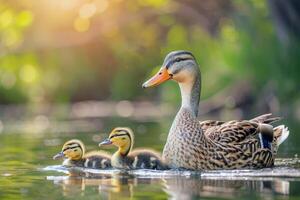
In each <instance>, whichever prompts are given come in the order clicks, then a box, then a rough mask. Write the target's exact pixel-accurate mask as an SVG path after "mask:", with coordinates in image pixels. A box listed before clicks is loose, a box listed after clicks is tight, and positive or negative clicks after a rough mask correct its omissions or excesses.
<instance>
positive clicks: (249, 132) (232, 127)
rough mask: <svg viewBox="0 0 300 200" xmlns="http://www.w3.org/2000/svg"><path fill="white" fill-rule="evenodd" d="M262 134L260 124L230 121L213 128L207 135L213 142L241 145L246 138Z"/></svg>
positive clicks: (207, 131) (208, 130) (206, 132)
mask: <svg viewBox="0 0 300 200" xmlns="http://www.w3.org/2000/svg"><path fill="white" fill-rule="evenodd" d="M260 132H261V126H260V124H259V123H256V122H252V121H248V120H243V121H237V120H234V121H230V122H226V123H223V124H222V125H219V126H215V127H211V128H209V129H207V130H206V131H205V135H206V136H207V137H208V138H210V139H211V140H213V141H218V142H222V143H223V142H224V143H239V142H242V141H244V140H245V139H246V138H252V137H254V136H256V135H257V134H258V133H260Z"/></svg>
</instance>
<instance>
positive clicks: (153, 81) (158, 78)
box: [143, 67, 172, 88]
mask: <svg viewBox="0 0 300 200" xmlns="http://www.w3.org/2000/svg"><path fill="white" fill-rule="evenodd" d="M171 78H172V75H171V74H169V72H168V70H167V68H166V67H162V68H160V70H159V71H158V72H157V74H155V75H154V76H153V77H152V78H150V79H149V80H148V81H146V82H145V83H144V84H143V88H148V87H153V86H157V85H159V84H161V83H163V82H165V81H167V80H169V79H171Z"/></svg>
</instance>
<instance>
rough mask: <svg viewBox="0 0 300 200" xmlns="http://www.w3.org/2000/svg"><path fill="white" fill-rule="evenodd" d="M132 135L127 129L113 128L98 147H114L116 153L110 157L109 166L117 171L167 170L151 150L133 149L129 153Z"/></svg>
mask: <svg viewBox="0 0 300 200" xmlns="http://www.w3.org/2000/svg"><path fill="white" fill-rule="evenodd" d="M133 142H134V135H133V132H132V130H131V129H129V128H122V127H120V128H115V129H114V130H113V131H112V132H111V133H110V135H109V138H108V139H106V140H105V141H103V142H102V143H100V145H115V146H117V147H118V151H117V152H115V153H114V154H113V155H112V157H111V164H112V166H113V167H114V168H117V169H158V170H163V169H167V168H168V167H167V165H166V164H165V163H164V162H163V160H162V158H161V155H160V154H159V153H158V152H156V151H154V150H151V149H143V148H140V149H135V150H133V151H131V149H132V146H133Z"/></svg>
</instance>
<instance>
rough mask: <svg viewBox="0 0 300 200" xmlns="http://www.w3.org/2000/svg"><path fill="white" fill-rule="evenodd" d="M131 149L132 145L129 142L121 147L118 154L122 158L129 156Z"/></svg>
mask: <svg viewBox="0 0 300 200" xmlns="http://www.w3.org/2000/svg"><path fill="white" fill-rule="evenodd" d="M130 149H131V143H130V142H128V143H127V144H125V145H123V146H120V147H119V149H118V151H117V154H119V155H120V156H127V155H128V154H129V152H130Z"/></svg>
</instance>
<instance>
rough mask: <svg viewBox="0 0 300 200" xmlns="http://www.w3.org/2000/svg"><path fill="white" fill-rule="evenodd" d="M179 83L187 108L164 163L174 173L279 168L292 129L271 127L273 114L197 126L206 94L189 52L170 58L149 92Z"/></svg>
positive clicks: (174, 126) (173, 132) (181, 111)
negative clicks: (178, 170)
mask: <svg viewBox="0 0 300 200" xmlns="http://www.w3.org/2000/svg"><path fill="white" fill-rule="evenodd" d="M170 79H172V80H174V81H176V82H177V83H178V84H179V87H180V91H181V98H182V103H181V107H180V109H179V111H178V113H177V115H176V117H175V119H174V121H173V124H172V126H171V128H170V131H169V135H168V139H167V142H166V144H165V147H164V150H163V159H164V160H165V161H166V162H167V164H168V165H169V166H170V167H172V168H185V169H193V170H206V169H240V168H263V167H271V166H273V165H274V157H275V156H276V152H277V148H278V146H279V145H280V144H281V143H282V142H283V141H284V140H285V139H286V138H287V137H288V135H289V131H288V129H287V128H286V127H285V126H283V125H281V126H278V127H275V128H274V127H273V126H272V125H270V123H272V122H274V121H276V120H277V119H278V118H271V116H270V114H266V115H262V116H259V117H257V118H254V119H252V120H234V121H229V122H221V121H211V120H209V121H204V122H199V121H198V120H197V115H198V106H199V100H200V90H201V75H200V68H199V66H198V64H197V62H196V59H195V57H194V55H193V54H192V53H191V52H188V51H173V52H171V53H169V54H168V55H167V56H166V58H165V60H164V62H163V65H162V67H161V68H160V70H159V71H158V73H157V74H156V75H154V76H153V77H152V78H150V79H149V80H148V81H146V82H145V83H144V84H143V87H144V88H147V87H151V86H156V85H159V84H161V83H163V82H165V81H167V80H170Z"/></svg>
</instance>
